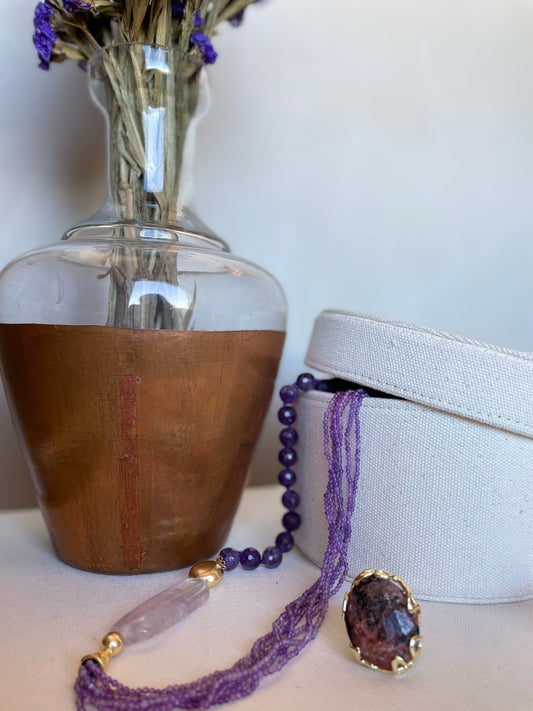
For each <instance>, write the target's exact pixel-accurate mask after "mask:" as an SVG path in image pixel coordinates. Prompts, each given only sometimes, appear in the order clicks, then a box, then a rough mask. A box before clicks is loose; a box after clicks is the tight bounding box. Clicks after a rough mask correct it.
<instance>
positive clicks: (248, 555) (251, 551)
mask: <svg viewBox="0 0 533 711" xmlns="http://www.w3.org/2000/svg"><path fill="white" fill-rule="evenodd" d="M240 561H241V567H242V568H244V570H255V569H256V568H257V567H259V566H260V565H261V553H259V551H258V550H256V549H255V548H245V549H244V550H243V551H241V553H240Z"/></svg>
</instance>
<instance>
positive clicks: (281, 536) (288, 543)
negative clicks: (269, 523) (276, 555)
mask: <svg viewBox="0 0 533 711" xmlns="http://www.w3.org/2000/svg"><path fill="white" fill-rule="evenodd" d="M276 546H277V547H278V548H279V549H280V551H282V552H283V553H288V552H289V551H290V550H292V549H293V547H294V538H293V537H292V535H291V534H290V533H289V532H288V531H282V532H281V533H278V535H277V536H276Z"/></svg>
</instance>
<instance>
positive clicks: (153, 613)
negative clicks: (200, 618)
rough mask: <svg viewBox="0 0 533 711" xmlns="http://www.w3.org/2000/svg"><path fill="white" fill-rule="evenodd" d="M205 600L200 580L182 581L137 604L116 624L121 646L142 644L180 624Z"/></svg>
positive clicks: (115, 628) (207, 589)
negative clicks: (121, 641) (122, 644)
mask: <svg viewBox="0 0 533 711" xmlns="http://www.w3.org/2000/svg"><path fill="white" fill-rule="evenodd" d="M208 598H209V588H208V586H207V583H206V582H204V580H202V578H185V580H182V581H181V582H179V583H176V585H172V587H170V588H166V590H163V591H162V592H160V593H158V594H157V595H154V596H153V597H151V598H150V599H149V600H146V601H145V602H143V603H141V604H140V605H139V606H138V607H136V608H135V609H134V610H131V612H128V613H127V614H126V615H124V617H121V618H120V620H119V621H118V622H116V623H115V624H114V625H113V626H112V627H111V630H112V631H113V632H118V633H119V635H120V636H121V637H122V640H123V641H124V644H125V645H128V644H135V643H136V642H144V641H145V640H147V639H150V637H154V636H155V635H156V634H159V633H160V632H164V631H165V630H166V629H168V628H169V627H172V626H173V625H175V624H177V623H178V622H181V620H183V619H185V617H187V616H188V615H190V614H191V612H194V611H195V610H196V609H198V608H199V607H201V606H202V605H203V604H204V603H205V602H207V600H208Z"/></svg>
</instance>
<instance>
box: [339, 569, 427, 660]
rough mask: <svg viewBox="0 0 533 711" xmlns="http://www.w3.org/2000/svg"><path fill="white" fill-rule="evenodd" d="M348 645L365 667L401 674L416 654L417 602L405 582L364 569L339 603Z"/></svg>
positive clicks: (418, 615) (418, 626) (419, 647)
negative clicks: (348, 640)
mask: <svg viewBox="0 0 533 711" xmlns="http://www.w3.org/2000/svg"><path fill="white" fill-rule="evenodd" d="M342 610H343V616H344V622H345V624H346V630H347V632H348V637H349V639H350V647H351V649H352V651H353V653H354V654H355V658H356V660H357V661H358V662H359V663H360V664H363V665H364V666H365V667H368V668H370V669H375V670H376V671H383V672H387V673H389V674H403V673H404V672H406V671H407V670H408V669H410V668H411V667H412V666H413V664H414V663H415V661H416V660H417V658H418V655H419V654H420V649H421V646H422V637H421V636H420V606H419V605H417V603H416V602H415V600H414V598H413V596H412V594H411V591H410V590H409V588H408V587H407V585H406V584H405V583H404V582H403V580H401V579H400V578H399V577H398V576H397V575H391V573H387V572H386V571H385V570H365V571H363V572H362V573H360V574H359V575H358V576H357V577H356V578H355V580H354V581H353V583H352V586H351V588H350V590H349V591H348V592H347V593H346V595H345V596H344V603H343V606H342Z"/></svg>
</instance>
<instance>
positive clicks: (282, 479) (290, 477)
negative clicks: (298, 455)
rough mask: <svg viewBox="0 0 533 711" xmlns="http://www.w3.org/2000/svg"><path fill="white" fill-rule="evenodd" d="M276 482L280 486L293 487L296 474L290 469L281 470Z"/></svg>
mask: <svg viewBox="0 0 533 711" xmlns="http://www.w3.org/2000/svg"><path fill="white" fill-rule="evenodd" d="M278 481H279V483H280V484H281V485H282V486H287V487H289V486H294V485H295V484H296V474H295V473H294V472H293V471H292V469H282V471H280V473H279V474H278Z"/></svg>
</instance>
